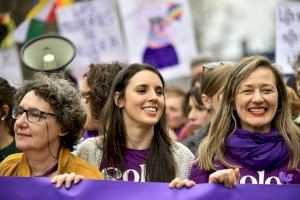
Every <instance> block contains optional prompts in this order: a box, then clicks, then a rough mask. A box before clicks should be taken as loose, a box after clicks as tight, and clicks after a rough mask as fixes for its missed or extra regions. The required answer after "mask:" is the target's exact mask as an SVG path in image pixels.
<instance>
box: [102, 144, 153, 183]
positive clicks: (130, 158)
mask: <svg viewBox="0 0 300 200" xmlns="http://www.w3.org/2000/svg"><path fill="white" fill-rule="evenodd" d="M149 150H150V149H145V150H134V149H127V148H126V149H125V151H124V154H123V157H124V161H125V165H126V170H125V171H121V170H120V169H118V168H115V167H107V168H104V166H103V161H102V162H101V165H100V171H101V172H102V173H103V174H104V176H105V179H106V180H123V181H134V182H145V170H146V166H145V161H146V158H147V156H148V153H149ZM113 175H114V176H113Z"/></svg>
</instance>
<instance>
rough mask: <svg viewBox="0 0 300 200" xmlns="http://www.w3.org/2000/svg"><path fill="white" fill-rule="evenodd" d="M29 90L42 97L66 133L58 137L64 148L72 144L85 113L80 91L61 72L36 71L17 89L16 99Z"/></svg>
mask: <svg viewBox="0 0 300 200" xmlns="http://www.w3.org/2000/svg"><path fill="white" fill-rule="evenodd" d="M30 91H34V92H35V94H36V95H38V96H40V97H42V98H43V99H44V100H45V101H46V102H47V103H49V104H50V106H51V108H52V109H53V110H54V113H55V117H56V121H57V123H58V124H59V125H60V126H61V127H62V128H63V131H64V132H66V133H67V134H66V135H64V136H61V137H60V142H61V144H62V145H64V146H65V147H66V148H68V149H70V150H73V146H74V145H75V143H76V142H77V140H78V139H79V136H80V132H81V130H82V128H83V125H84V123H85V120H86V113H85V110H84V108H83V107H82V105H81V103H80V97H81V96H80V92H79V90H78V89H77V87H76V86H75V85H74V84H72V83H71V82H69V81H68V80H67V79H66V78H65V77H64V76H63V75H62V74H58V73H53V74H50V75H47V74H46V73H41V72H39V73H36V74H35V77H34V79H32V80H28V81H24V82H23V84H22V85H21V86H20V87H19V88H18V89H17V92H16V95H15V97H16V100H17V102H18V103H20V102H21V100H22V99H23V97H24V96H25V95H26V94H27V93H28V92H30Z"/></svg>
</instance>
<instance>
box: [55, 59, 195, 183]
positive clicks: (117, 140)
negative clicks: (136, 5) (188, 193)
mask: <svg viewBox="0 0 300 200" xmlns="http://www.w3.org/2000/svg"><path fill="white" fill-rule="evenodd" d="M164 89H165V84H164V80H163V78H162V76H161V74H160V73H159V72H158V70H157V69H156V68H154V67H152V66H150V65H147V64H132V65H129V66H128V67H125V68H124V69H122V70H121V71H120V72H119V73H118V75H117V77H116V78H115V79H114V82H113V85H112V88H111V90H110V94H109V97H108V99H107V101H106V104H105V106H104V108H103V110H102V113H101V116H102V117H101V123H100V131H101V133H102V136H98V137H95V138H89V139H87V140H85V141H83V143H82V144H81V145H80V146H79V147H78V149H77V151H76V155H78V156H79V157H81V158H83V159H84V160H86V161H87V162H90V163H91V164H93V165H94V166H96V167H98V168H99V170H100V171H101V172H102V173H103V175H104V177H105V179H108V180H124V181H135V182H145V181H154V182H169V181H171V180H173V179H174V178H175V177H177V176H178V177H181V178H183V179H185V178H187V177H188V174H189V171H190V167H191V165H190V164H191V161H192V160H193V158H194V156H193V154H192V153H191V152H190V151H189V150H188V149H187V148H186V147H185V146H183V145H182V144H180V143H177V142H173V141H172V140H171V139H170V138H169V136H168V132H167V128H166V111H165V94H164ZM66 179H67V175H65V176H64V175H63V176H60V177H59V178H56V180H57V182H59V183H61V182H63V181H65V180H66ZM67 181H68V182H69V181H71V179H69V178H68V179H67ZM69 184H70V182H69Z"/></svg>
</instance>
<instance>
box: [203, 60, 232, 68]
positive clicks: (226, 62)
mask: <svg viewBox="0 0 300 200" xmlns="http://www.w3.org/2000/svg"><path fill="white" fill-rule="evenodd" d="M234 64H235V63H234V62H230V61H221V62H210V63H205V64H203V68H207V69H214V68H217V67H220V66H222V65H234Z"/></svg>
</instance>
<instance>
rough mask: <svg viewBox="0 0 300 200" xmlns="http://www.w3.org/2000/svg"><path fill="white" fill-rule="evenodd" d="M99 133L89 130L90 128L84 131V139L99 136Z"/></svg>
mask: <svg viewBox="0 0 300 200" xmlns="http://www.w3.org/2000/svg"><path fill="white" fill-rule="evenodd" d="M98 135H99V133H98V131H89V130H86V131H84V133H83V138H84V139H88V138H91V137H97V136H98Z"/></svg>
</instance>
